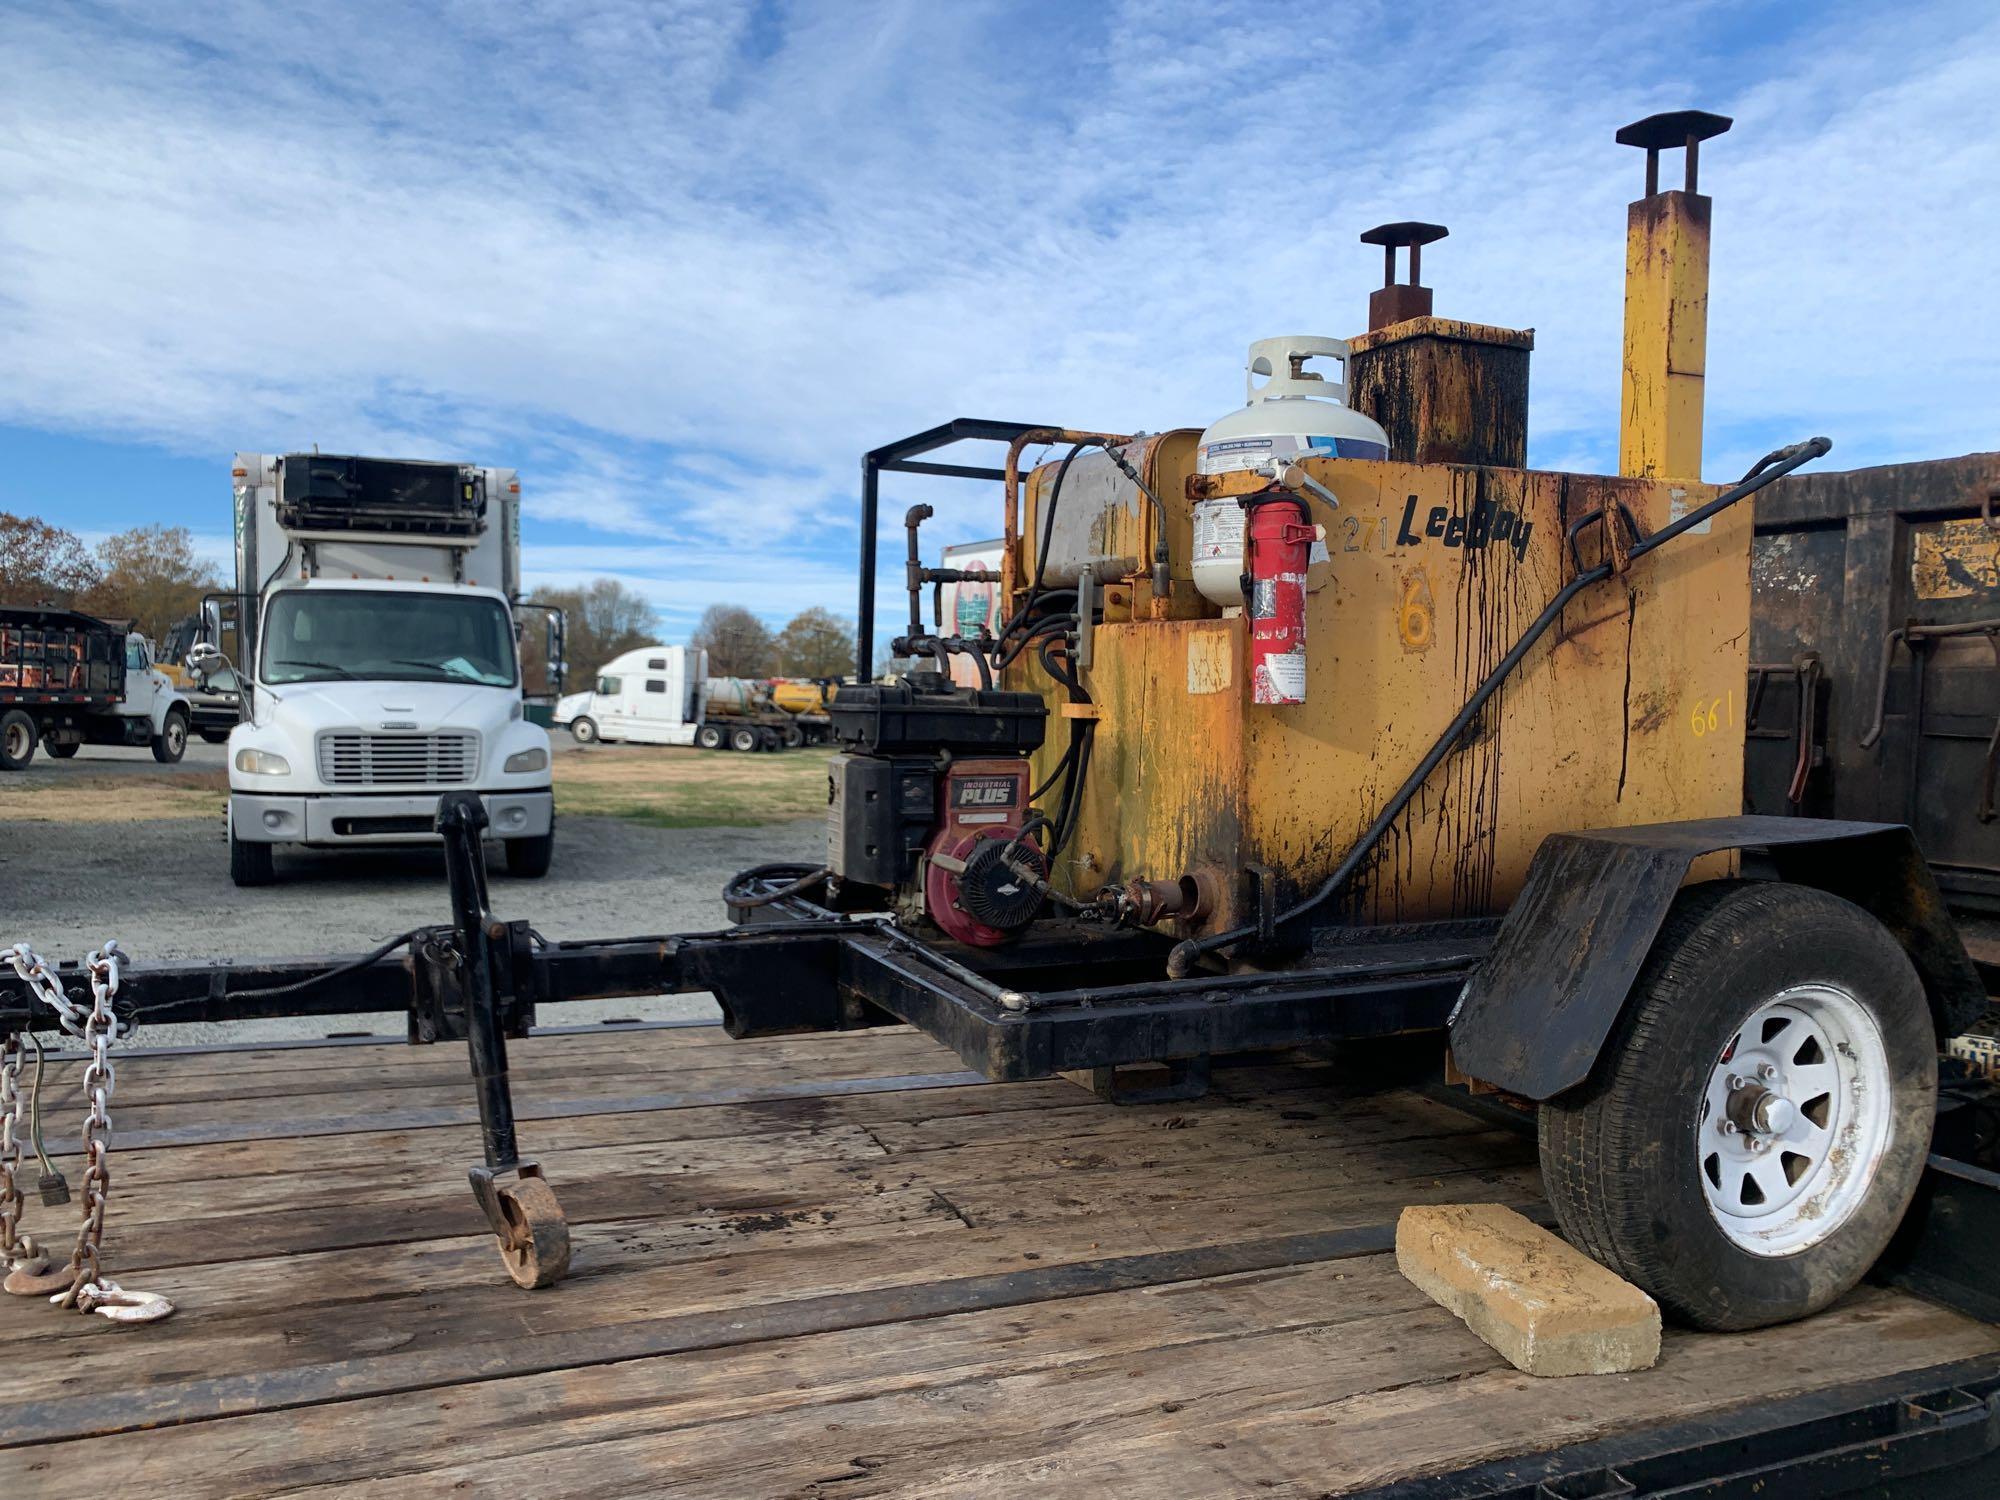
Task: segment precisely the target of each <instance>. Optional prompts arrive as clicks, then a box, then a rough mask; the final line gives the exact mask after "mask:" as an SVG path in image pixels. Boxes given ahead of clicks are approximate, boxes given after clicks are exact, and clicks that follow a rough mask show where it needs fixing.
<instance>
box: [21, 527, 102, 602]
mask: <svg viewBox="0 0 2000 1500" xmlns="http://www.w3.org/2000/svg"><path fill="white" fill-rule="evenodd" d="M98 577H99V574H98V569H97V564H96V563H94V562H92V561H91V558H90V554H89V552H87V551H85V550H84V545H83V543H82V541H81V540H79V539H78V537H77V536H76V534H75V533H74V532H70V531H64V530H63V529H62V528H61V527H60V526H51V525H49V524H48V522H46V521H39V520H37V519H36V518H35V517H33V516H15V515H9V514H8V513H7V512H6V511H0V604H56V605H64V606H69V605H74V604H75V603H76V602H77V598H78V596H79V595H82V594H87V593H88V592H89V591H90V590H91V589H92V588H94V587H96V585H97V581H98Z"/></svg>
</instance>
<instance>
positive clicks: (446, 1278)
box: [0, 1027, 2000, 1497]
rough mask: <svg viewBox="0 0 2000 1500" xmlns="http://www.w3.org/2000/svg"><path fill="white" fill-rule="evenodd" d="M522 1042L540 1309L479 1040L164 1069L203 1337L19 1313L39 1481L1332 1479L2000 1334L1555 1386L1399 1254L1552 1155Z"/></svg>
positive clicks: (145, 1249)
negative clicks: (509, 1250)
mask: <svg viewBox="0 0 2000 1500" xmlns="http://www.w3.org/2000/svg"><path fill="white" fill-rule="evenodd" d="M514 1056H515V1061H516V1064H517V1086H518V1095H519V1098H520V1100H521V1103H522V1114H523V1117H524V1124H523V1127H522V1135H523V1144H524V1148H525V1149H527V1150H529V1151H531V1152H532V1153H533V1154H536V1155H538V1156H539V1157H540V1158H541V1159H542V1160H543V1162H544V1163H545V1165H546V1167H547V1169H548V1171H549V1174H550V1177H551V1180H552V1181H553V1182H554V1183H555V1184H556V1185H557V1187H558V1190H559V1191H560V1193H561V1195H562V1197H563V1200H564V1203H565V1206H566V1208H567V1210H568V1212H569V1214H570V1217H571V1220H572V1224H573V1225H574V1229H575V1242H576V1262H575V1272H574V1276H573V1279H572V1280H571V1281H570V1282H568V1283H566V1284H565V1285H564V1286H563V1287H561V1288H559V1289H557V1290H555V1291H552V1292H546V1293H539V1294H532V1295H531V1294H527V1293H522V1292H519V1291H517V1290H516V1289H514V1288H513V1287H511V1286H510V1285H508V1284H506V1283H505V1282H504V1280H503V1279H502V1277H501V1275H500V1272H499V1268H498V1264H497V1259H496V1258H495V1256H494V1252H493V1250H492V1247H491V1242H490V1240H489V1239H488V1238H487V1237H486V1236H485V1235H484V1234H483V1233H482V1232H481V1221H480V1220H479V1217H478V1215H477V1212H476V1210H475V1209H474V1208H473V1206H472V1204H471V1200H470V1197H469V1194H467V1192H466V1190H465V1188H464V1185H463V1174H462V1168H463V1166H464V1165H465V1164H466V1163H467V1161H468V1160H469V1159H470V1158H471V1156H472V1154H473V1153H474V1152H476V1134H475V1132H474V1131H473V1130H472V1129H470V1128H469V1121H470V1119H471V1111H470V1107H469V1106H470V1100H469V1096H468V1095H467V1094H466V1085H465V1081H464V1072H463V1057H462V1055H461V1053H460V1051H459V1049H455V1048H435V1049H404V1048H401V1047H381V1048H376V1047H341V1048H326V1049H318V1052H317V1059H318V1064H323V1065H316V1063H315V1053H314V1051H313V1050H312V1049H275V1050H269V1049H264V1050H257V1051H244V1052H237V1053H222V1054H214V1055H210V1056H207V1057H199V1056H186V1055H180V1056H162V1057H139V1058H134V1059H132V1060H130V1061H129V1062H128V1063H127V1064H125V1065H124V1066H123V1067H122V1068H121V1073H120V1080H119V1081H120V1097H121V1100H124V1099H126V1098H131V1099H134V1100H140V1101H145V1102H142V1103H139V1104H138V1106H137V1107H136V1108H133V1109H131V1110H129V1111H121V1112H120V1113H119V1114H118V1115H117V1116H116V1118H117V1123H118V1125H119V1128H120V1132H121V1141H122V1142H123V1144H122V1145H121V1147H120V1148H119V1154H118V1155H117V1157H116V1158H115V1168H116V1171H117V1174H118V1177H117V1183H116V1186H115V1187H114V1207H113V1214H112V1223H113V1231H112V1235H111V1237H110V1242H109V1248H108V1256H107V1259H108V1261H109V1264H110V1266H111V1269H112V1271H113V1273H114V1274H117V1275H120V1276H123V1277H124V1278H125V1279H126V1280H127V1281H128V1283H130V1284H133V1285H139V1286H144V1287H149V1288H156V1289H158V1290H160V1291H163V1292H166V1293H167V1294H168V1295H171V1296H173V1297H174V1298H175V1299H176V1301H177V1302H178V1303H179V1304H180V1307H181V1311H180V1313H179V1314H178V1315H177V1316H176V1318H175V1319H173V1320H172V1321H170V1322H168V1323H166V1324H162V1325H158V1326H156V1327H153V1328H145V1329H120V1328H111V1327H108V1326H107V1325H104V1324H102V1323H101V1322H100V1321H99V1320H94V1319H79V1318H74V1317H59V1316H58V1315H56V1314H55V1313H54V1312H53V1311H52V1310H50V1309H47V1308H45V1307H42V1306H40V1305H31V1304H28V1303H25V1302H19V1301H14V1300H13V1299H6V1300H4V1301H0V1346H4V1348H5V1351H6V1357H7V1359H8V1360H9V1364H10V1369H11V1370H13V1371H14V1372H15V1382H14V1388H13V1391H12V1392H11V1393H10V1397H9V1401H8V1403H7V1404H6V1405H5V1406H0V1446H4V1447H8V1448H9V1449H10V1451H9V1452H8V1453H7V1454H6V1455H5V1456H0V1464H6V1465H8V1467H9V1468H10V1470H12V1471H14V1472H17V1473H19V1474H21V1475H22V1477H23V1478H24V1480H25V1484H24V1486H23V1487H22V1490H21V1492H22V1493H24V1494H27V1495H32V1496H41V1495H47V1496H51V1497H53V1496H62V1495H70V1494H84V1493H92V1494H96V1493H103V1492H104V1491H105V1490H106V1489H107V1488H108V1487H110V1486H112V1485H115V1484H117V1483H119V1482H121V1481H123V1482H125V1483H126V1485H127V1487H128V1488H129V1487H131V1486H132V1485H135V1484H137V1485H141V1486H143V1489H144V1492H146V1493H148V1494H157V1495H163V1496H166V1495H172V1496H208V1495H231V1494H263V1493H275V1492H281V1491H293V1490H298V1491H305V1490H310V1491H312V1492H313V1493H315V1494H334V1493H345V1492H348V1491H350V1490H351V1491H352V1492H354V1493H369V1494H376V1493H379V1494H385V1495H386V1494H395V1495H401V1494H425V1493H452V1494H460V1495H462V1494H467V1493H486V1492H496V1493H497V1492H501V1491H504V1492H506V1493H508V1494H510V1495H521V1496H527V1495H611V1494H658V1493H661V1492H663V1491H665V1490H669V1489H670V1490H672V1491H673V1492H674V1493H676V1494H689V1495H701V1494H715V1495H731V1496H736V1495H746V1494H762V1493H774V1494H778V1493H817V1492H818V1491H819V1490H821V1489H824V1488H827V1487H829V1486H831V1487H835V1488H837V1489H838V1491H839V1492H840V1493H842V1494H855V1495H862V1494H867V1495H874V1494H898V1495H903V1494H910V1495H914V1494H931V1493H936V1494H964V1493H975V1494H978V1493H991V1494H1015V1493H1019V1492H1020V1491H1021V1490H1022V1489H1024V1488H1034V1489H1036V1490H1037V1491H1038V1492H1051V1493H1084V1492H1086V1491H1092V1492H1106V1491H1108V1492H1112V1493H1154V1494H1157V1493H1175V1494H1183V1493H1185V1494H1208V1493H1213V1494H1241V1493H1245V1492H1250V1491H1256V1490H1260V1489H1276V1490H1277V1491H1278V1492H1281V1493H1282V1492H1288V1491H1289V1492H1296V1493H1322V1492H1329V1491H1338V1490H1340V1489H1343V1488H1350V1487H1352V1486H1353V1485H1355V1484H1359V1483H1361V1482H1363V1480H1364V1479H1369V1478H1382V1477H1390V1476H1393V1475H1397V1474H1403V1473H1414V1472H1424V1471H1427V1470H1434V1469H1439V1468H1447V1467H1452V1466H1455V1465H1457V1464H1459V1463H1464V1462H1471V1461H1474V1460H1476V1459H1481V1458H1484V1457H1490V1456H1493V1455H1495V1454H1499V1453H1506V1452H1513V1451H1520V1450H1521V1449H1523V1448H1524V1447H1527V1448H1532V1447H1538V1446H1546V1445H1548V1444H1549V1443H1552V1442H1558V1441H1569V1440H1574V1439H1577V1438H1582V1437H1587V1436H1591V1435H1595V1434H1597V1433H1599V1432H1602V1431H1604V1430H1606V1429H1607V1427H1608V1426H1610V1425H1612V1424H1616V1423H1623V1422H1630V1421H1634V1420H1643V1419H1647V1418H1655V1419H1657V1418H1660V1417H1662V1416H1670V1415H1675V1414H1678V1413H1681V1412H1683V1411H1685V1412H1694V1411H1698V1410H1706V1409H1710V1408H1712V1407H1713V1406H1715V1405H1717V1404H1722V1405H1727V1404H1730V1403H1731V1402H1734V1401H1736V1400H1738V1399H1740V1397H1739V1396H1737V1395H1735V1394H1732V1390H1740V1389H1741V1386H1740V1384H1737V1382H1739V1381H1740V1379H1741V1376H1742V1371H1744V1370H1745V1369H1749V1370H1751V1371H1753V1372H1754V1378H1755V1379H1756V1380H1757V1381H1758V1382H1759V1386H1758V1389H1760V1390H1761V1391H1763V1392H1765V1393H1773V1392H1775V1391H1776V1390H1779V1389H1784V1390H1798V1389H1810V1388H1813V1387H1814V1386H1815V1385H1818V1384H1830V1383H1833V1382H1835V1381H1838V1380H1840V1379H1845V1378H1851V1377H1852V1376H1854V1375H1862V1374H1878V1373H1882V1372H1884V1371H1888V1370H1895V1369H1907V1368H1916V1367H1919V1366H1926V1365H1930V1364H1935V1363H1940V1362H1943V1361H1946V1360H1950V1359H1954V1358H1961V1357H1968V1356H1971V1355H1981V1354H1987V1353H1990V1352H1992V1351H1995V1350H1996V1349H2000V1337H1996V1335H1995V1331H1994V1330H1992V1329H1990V1328H1987V1327H1986V1326H1984V1325H1979V1324H1974V1323H1971V1322H1968V1321H1966V1320H1964V1319H1961V1318H1957V1317H1955V1316H1954V1315H1951V1314H1949V1313H1944V1312H1941V1311H1939V1310H1937V1309H1935V1308H1933V1307H1930V1306H1929V1305H1927V1304H1924V1303H1921V1302H1918V1301H1916V1300H1914V1299H1912V1298H1909V1297H1907V1296H1903V1295H1901V1294H1893V1293H1888V1292H1881V1291H1872V1290H1871V1291H1864V1292H1862V1293H1859V1294H1857V1295H1856V1296H1855V1297H1853V1298H1850V1299H1849V1300H1848V1301H1847V1302H1846V1303H1844V1304H1843V1305H1842V1306H1841V1307H1840V1308H1838V1309H1836V1310H1835V1311H1834V1312H1833V1313H1830V1314H1828V1315H1826V1316H1825V1317H1823V1318H1821V1319H1818V1320H1815V1321H1814V1322H1812V1323H1809V1324H1805V1325H1799V1326H1798V1327H1796V1328H1794V1329H1781V1330H1768V1331H1766V1332H1764V1333H1760V1334H1754V1335H1745V1336H1737V1337H1732V1338H1728V1339H1722V1338H1715V1337H1698V1336H1686V1335H1683V1336H1679V1337H1675V1338H1672V1339H1670V1341H1669V1346H1668V1354H1667V1357H1666V1358H1665V1359H1663V1361H1662V1364H1661V1366H1660V1368H1659V1369H1658V1370H1655V1371H1651V1372H1646V1374H1645V1375H1643V1376H1638V1377H1605V1378H1603V1379H1601V1380H1598V1379H1593V1380H1589V1381H1587V1382H1544V1383H1535V1382H1525V1377H1518V1376H1514V1375H1513V1373H1512V1372H1511V1371H1507V1370H1505V1369H1504V1368H1503V1367H1501V1366H1500V1365H1499V1363H1498V1361H1497V1359H1496V1357H1495V1356H1493V1355H1492V1354H1491V1352H1490V1351H1488V1350H1487V1349H1486V1348H1485V1347H1484V1346H1483V1345H1481V1344H1479V1343H1478V1341H1477V1340H1476V1339H1473V1338H1472V1337H1471V1336H1470V1335H1469V1334H1467V1333H1466V1332H1465V1331H1464V1330H1463V1328H1462V1327H1460V1326H1459V1325H1457V1324H1456V1322H1455V1320H1452V1319H1451V1318H1449V1317H1448V1316H1446V1315H1444V1314H1443V1313H1442V1312H1440V1311H1439V1310H1438V1309H1436V1308H1434V1307H1432V1306H1431V1305H1430V1304H1429V1303H1428V1302H1426V1301H1425V1300H1424V1299H1423V1298H1422V1297H1421V1296H1419V1295H1418V1294H1416V1293H1415V1292H1414V1291H1413V1289H1411V1288H1410V1287H1408V1286H1407V1284H1406V1283H1404V1282H1403V1281H1402V1280H1401V1278H1400V1277H1398V1276H1397V1275H1396V1274H1395V1272H1394V1267H1393V1260H1392V1258H1391V1257H1389V1256H1388V1255H1386V1254H1385V1253H1383V1252H1384V1251H1386V1249H1387V1247H1388V1244H1389V1238H1388V1236H1389V1233H1390V1226H1391V1225H1392V1224H1393V1220H1394V1217H1395V1214H1396V1212H1397V1210H1398V1209H1399V1208H1400V1207H1401V1206H1403V1205H1404V1204H1405V1203H1409V1202H1422V1201H1433V1202H1435V1201H1451V1200H1453V1199H1466V1198H1489V1199H1498V1200H1501V1201H1511V1202H1515V1203H1519V1204H1522V1205H1524V1206H1533V1205H1534V1204H1535V1203H1536V1201H1537V1197H1538V1187H1537V1179H1536V1176H1535V1173H1534V1168H1533V1160H1534V1152H1533V1144H1532V1141H1531V1140H1528V1139H1525V1138H1523V1137H1521V1136H1519V1135H1516V1134H1514V1133H1512V1132H1508V1131H1501V1130H1495V1129H1492V1128H1491V1127H1490V1126H1488V1125H1487V1124H1486V1123H1485V1122H1484V1121H1481V1120H1479V1119H1477V1118H1474V1117H1472V1116H1470V1115H1467V1114H1465V1113H1463V1112H1461V1111H1459V1110H1456V1109H1452V1108H1449V1107H1447V1106H1445V1105H1442V1104H1439V1103H1437V1102H1434V1101H1432V1100H1429V1099H1427V1098H1423V1097H1421V1096H1418V1095H1414V1094H1410V1093H1392V1094H1384V1095H1376V1096H1369V1097H1352V1096H1344V1095H1340V1094H1337V1093H1335V1092H1334V1091H1332V1090H1331V1089H1330V1088H1329V1087H1328V1085H1327V1078H1328V1076H1329V1075H1328V1074H1327V1073H1326V1072H1325V1071H1324V1070H1319V1069H1313V1068H1303V1067H1297V1066H1279V1065H1264V1066H1259V1067H1251V1068H1246V1069H1241V1070H1228V1071H1224V1072H1222V1073H1220V1074H1219V1075H1218V1088H1217V1090H1216V1094H1215V1095H1214V1096H1212V1097H1211V1098H1210V1099H1208V1100H1204V1101H1201V1102H1199V1103H1192V1104H1180V1105H1153V1106H1144V1107H1140V1108H1134V1109H1115V1108H1112V1107H1111V1106H1107V1105H1104V1104H1102V1103H1100V1102H1098V1101H1096V1100H1093V1099H1091V1098H1090V1096H1088V1095H1087V1094H1084V1093H1083V1092H1082V1091H1080V1090H1077V1089H1075V1088H1073V1087H1072V1086H1070V1085H1067V1084H1062V1083H1040V1084H1018V1085H992V1084H987V1083H984V1082H974V1081H972V1080H971V1079H970V1078H969V1077H968V1076H966V1075H963V1073H962V1070H958V1069H957V1068H956V1067H955V1059H953V1058H951V1057H950V1055H949V1054H948V1053H946V1052H944V1050H943V1049H942V1048H938V1047H936V1046H935V1045H934V1044H932V1043H930V1042H929V1041H928V1040H926V1039H924V1038H922V1037H920V1036H918V1035H917V1034H915V1033H913V1032H909V1031H906V1030H902V1029H896V1030H893V1031H886V1032H881V1033H871V1034H860V1035H848V1036H834V1037H808V1038H787V1039H775V1040H768V1041H759V1042H753V1043H734V1042H729V1041H728V1040H727V1039H726V1038H724V1037H723V1036H722V1035H721V1033H720V1031H719V1028H708V1027H690V1028H671V1029H663V1030H649V1031H645V1032H630V1033H624V1034H606V1035H600V1034H594V1033H593V1034H586V1035H583V1036H574V1037H538V1038H533V1039H530V1040H528V1041H525V1042H519V1043H516V1044H514ZM413 1058H415V1059H417V1060H416V1061H412V1059H413ZM238 1078H240V1079H241V1081H242V1085H243V1087H242V1088H241V1089H240V1090H237V1091H234V1092H232V1080H235V1079H238ZM633 1101H641V1102H640V1103H638V1104H637V1105H636V1106H635V1107H618V1106H619V1105H620V1104H621V1103H622V1104H625V1105H632V1104H633ZM149 1111H150V1112H151V1113H150V1114H149V1113H147V1112H149ZM128 1114H129V1115H131V1116H137V1117H139V1118H140V1119H143V1120H150V1121H151V1122H152V1123H151V1124H149V1125H146V1126H142V1127H134V1128H131V1129H128V1128H127V1115H128ZM217 1116H227V1118H226V1119H218V1118H215V1117H217ZM384 1125H386V1126H387V1127H388V1128H383V1126H384ZM211 1136H212V1137H215V1138H213V1139H209V1137H211ZM235 1137H248V1138H247V1139H246V1138H235ZM183 1140H193V1141H195V1142H197V1143H195V1144H178V1143H177V1142H179V1141H183ZM30 1213H31V1222H33V1223H40V1224H42V1225H43V1226H45V1227H44V1232H45V1233H46V1232H47V1231H46V1225H47V1222H48V1219H49V1217H50V1216H49V1215H47V1214H46V1213H42V1212H39V1205H34V1204H32V1203H31V1208H30ZM1814 1330H1817V1335H1815V1334H1814V1332H1813V1331H1814ZM1815 1337H1816V1338H1817V1342H1811V1343H1808V1342H1807V1340H1809V1339H1814V1338H1815ZM1829 1350H1831V1351H1834V1352H1831V1353H1829V1352H1826V1351H1829ZM1724 1372H1727V1379H1725V1378H1724ZM1523 1382H1525V1383H1523ZM1620 1382H1625V1383H1622V1384H1621V1383H1620ZM155 1423H164V1424H168V1425H165V1426H159V1427H155V1428H153V1429H152V1430H144V1429H145V1428H146V1426H147V1424H155Z"/></svg>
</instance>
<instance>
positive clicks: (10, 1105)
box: [0, 1036, 47, 1274]
mask: <svg viewBox="0 0 2000 1500" xmlns="http://www.w3.org/2000/svg"><path fill="white" fill-rule="evenodd" d="M20 1168H21V1039H20V1038H19V1037H18V1036H9V1037H6V1038H4V1039H0V1267H4V1270H5V1272H6V1273H9V1274H11V1273H12V1272H14V1271H17V1270H21V1269H24V1268H27V1269H30V1270H31V1271H39V1270H41V1269H43V1267H44V1266H46V1264H47V1262H46V1261H45V1260H43V1259H42V1258H41V1252H40V1250H39V1249H38V1247H37V1246H36V1244H35V1242H34V1240H32V1239H30V1238H28V1237H27V1236H25V1235H23V1234H22V1233H21V1206H22V1204H23V1202H24V1201H25V1200H24V1199H23V1198H22V1196H21V1188H20V1184H19V1183H18V1182H17V1181H16V1178H17V1176H18V1174H19V1172H20ZM31 1263H32V1264H31Z"/></svg>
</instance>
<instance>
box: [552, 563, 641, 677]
mask: <svg viewBox="0 0 2000 1500" xmlns="http://www.w3.org/2000/svg"><path fill="white" fill-rule="evenodd" d="M534 597H535V600H536V602H537V603H541V604H553V605H555V606H556V607H557V608H559V609H560V610H562V612H563V624H564V631H565V637H566V644H565V646H564V654H565V655H566V656H567V657H568V662H567V664H566V665H567V667H568V678H569V681H568V685H569V686H570V687H571V688H585V687H588V686H590V684H591V683H592V682H593V681H594V680H595V679H596V677H597V671H598V668H600V667H602V666H603V665H604V664H605V663H606V662H608V661H610V660H611V658H612V657H614V656H617V655H619V654H620V653H621V652H625V651H630V650H632V649H633V648H634V647H636V646H650V645H652V644H653V643H654V642H655V641H657V640H658V639H659V638H660V617H659V614H658V612H657V611H655V610H654V608H653V606H652V604H651V603H649V602H648V601H647V599H646V596H645V595H643V594H641V593H639V592H637V591H636V590H634V589H629V588H627V587H626V586H625V585H624V584H622V583H620V582H619V581H618V580H617V579H615V578H599V579H596V580H594V581H592V582H591V583H589V584H587V585H585V586H584V587H583V588H580V589H538V590H536V591H535V595H534ZM531 624H532V617H531ZM541 640H542V632H541V630H540V629H537V628H530V629H528V630H526V631H524V633H523V641H522V646H523V650H522V656H523V657H524V658H525V662H524V666H525V667H526V669H527V671H528V675H529V676H530V677H531V678H533V677H535V676H537V675H539V673H540V671H541V670H542V668H543V666H544V663H543V662H542V657H543V655H544V654H545V653H544V652H543V651H542V648H541Z"/></svg>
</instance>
